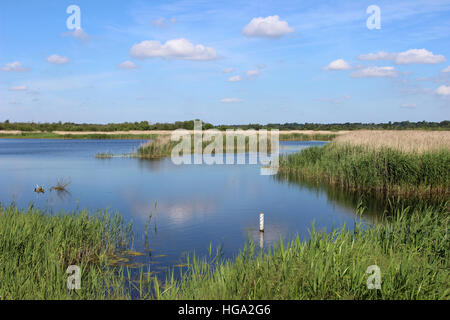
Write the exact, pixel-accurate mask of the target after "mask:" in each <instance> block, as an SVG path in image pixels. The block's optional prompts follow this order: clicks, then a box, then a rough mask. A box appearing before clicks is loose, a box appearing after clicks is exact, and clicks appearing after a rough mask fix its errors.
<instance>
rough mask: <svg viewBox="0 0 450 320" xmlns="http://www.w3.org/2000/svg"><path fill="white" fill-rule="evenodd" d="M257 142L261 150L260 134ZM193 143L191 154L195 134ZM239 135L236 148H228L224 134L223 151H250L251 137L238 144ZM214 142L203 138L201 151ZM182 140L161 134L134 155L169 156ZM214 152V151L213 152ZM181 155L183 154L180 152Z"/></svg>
mask: <svg viewBox="0 0 450 320" xmlns="http://www.w3.org/2000/svg"><path fill="white" fill-rule="evenodd" d="M256 138H257V143H256V148H257V150H259V138H258V135H256ZM190 139H191V143H190V146H191V148H190V150H189V151H188V152H189V154H194V152H196V151H195V148H194V137H193V135H191V136H190ZM238 139H239V138H238V137H237V136H235V137H234V148H233V150H228V149H227V137H226V136H225V135H223V138H222V141H223V153H227V152H230V153H242V152H249V149H250V137H248V136H245V137H244V144H243V145H238ZM212 142H213V139H211V140H209V141H205V140H204V138H203V139H202V145H201V148H199V149H200V150H199V152H204V151H205V148H206V147H207V146H208V145H210V144H211V143H212ZM179 143H180V141H171V136H170V135H160V136H158V137H156V138H155V139H153V140H152V141H149V142H147V143H145V144H143V145H141V146H140V147H139V148H138V150H137V151H136V153H135V154H134V157H136V158H146V159H160V158H164V157H169V156H171V154H172V149H173V148H174V147H175V146H176V145H178V144H179ZM270 151H271V138H270V134H269V135H268V137H267V152H270ZM213 154H214V152H213ZM180 155H181V154H180Z"/></svg>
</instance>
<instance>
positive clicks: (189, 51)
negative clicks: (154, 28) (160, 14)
mask: <svg viewBox="0 0 450 320" xmlns="http://www.w3.org/2000/svg"><path fill="white" fill-rule="evenodd" d="M130 55H131V56H132V57H133V58H138V59H147V58H162V59H183V60H196V61H201V60H213V59H216V58H217V54H216V51H215V50H214V49H213V48H211V47H206V46H204V45H201V44H197V45H194V44H192V43H191V42H189V41H188V40H186V39H183V38H181V39H173V40H168V41H167V42H166V43H164V44H161V42H159V41H156V40H145V41H142V42H140V43H138V44H135V45H134V46H133V47H131V49H130Z"/></svg>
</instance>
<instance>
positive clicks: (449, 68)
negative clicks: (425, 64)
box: [441, 66, 450, 72]
mask: <svg viewBox="0 0 450 320" xmlns="http://www.w3.org/2000/svg"><path fill="white" fill-rule="evenodd" d="M441 72H450V66H448V67H447V68H445V69H442V70H441Z"/></svg>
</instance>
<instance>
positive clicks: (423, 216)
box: [0, 205, 450, 299]
mask: <svg viewBox="0 0 450 320" xmlns="http://www.w3.org/2000/svg"><path fill="white" fill-rule="evenodd" d="M446 208H448V206H447V205H443V206H441V207H439V209H437V208H431V207H426V205H424V206H423V207H416V208H415V209H414V210H413V209H411V208H410V207H406V208H404V207H402V208H397V209H395V210H394V211H393V212H390V213H391V214H389V215H386V216H385V218H384V220H383V221H380V222H381V223H379V224H376V225H370V226H368V225H365V224H363V223H362V222H358V220H356V219H355V225H354V227H353V229H350V228H348V227H346V226H343V227H342V228H340V229H332V230H326V229H323V230H316V229H315V228H314V226H313V227H312V231H311V234H310V237H309V238H308V240H306V241H300V239H299V237H297V238H296V239H295V240H292V241H290V242H288V244H287V245H284V244H283V242H282V241H280V242H279V244H278V245H275V246H274V247H273V248H271V249H268V250H267V251H266V252H263V251H258V250H256V249H255V246H254V244H253V243H252V242H249V244H248V245H246V246H245V247H244V249H243V250H242V251H241V253H240V254H238V255H237V256H236V257H235V258H232V259H221V258H220V252H219V251H217V252H216V255H214V256H213V254H212V250H210V255H209V256H207V257H203V258H197V257H195V255H194V256H192V258H188V259H187V269H186V271H185V272H183V273H182V274H181V277H180V278H175V277H174V274H173V273H172V274H170V275H169V276H168V277H167V278H166V280H165V281H161V280H158V279H157V278H155V277H153V276H150V275H149V272H147V273H146V272H144V268H141V269H139V270H138V274H137V276H136V277H134V278H133V279H132V278H130V273H129V272H126V270H127V269H125V268H118V267H111V266H108V261H109V262H111V261H110V258H109V257H113V259H114V258H117V256H120V254H121V252H122V251H121V250H119V249H118V248H127V247H128V243H129V242H130V241H131V240H130V234H131V225H127V224H125V223H124V222H123V220H122V218H121V217H120V216H118V215H115V216H113V217H112V216H110V215H108V214H107V213H102V212H99V213H98V214H97V215H94V216H91V215H89V214H88V212H86V211H81V212H78V213H73V214H64V215H62V214H59V215H50V214H48V213H46V212H42V211H41V210H37V209H34V208H32V207H30V208H28V209H27V210H18V209H17V208H16V207H13V206H10V207H0V299H131V298H137V299H449V298H450V283H449V279H450V277H449V276H450V266H449V248H450V243H449V239H448V222H449V212H448V209H446ZM362 212H363V210H362V209H359V213H360V214H362ZM69 265H78V266H80V267H81V269H82V282H81V289H80V290H68V289H67V288H66V280H67V277H68V275H67V274H66V269H67V267H68V266H69ZM370 265H377V266H378V267H379V268H380V270H381V289H380V290H369V289H368V288H367V286H366V284H367V278H368V276H369V275H368V274H366V270H367V267H368V266H370ZM152 279H153V280H152ZM130 283H133V287H134V293H133V294H131V291H130V287H129V285H130Z"/></svg>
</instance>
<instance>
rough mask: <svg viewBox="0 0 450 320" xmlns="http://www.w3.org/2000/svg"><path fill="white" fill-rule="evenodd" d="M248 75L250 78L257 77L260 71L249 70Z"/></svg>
mask: <svg viewBox="0 0 450 320" xmlns="http://www.w3.org/2000/svg"><path fill="white" fill-rule="evenodd" d="M246 73H247V76H249V77H256V76H257V75H259V70H249V71H247V72H246Z"/></svg>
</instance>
